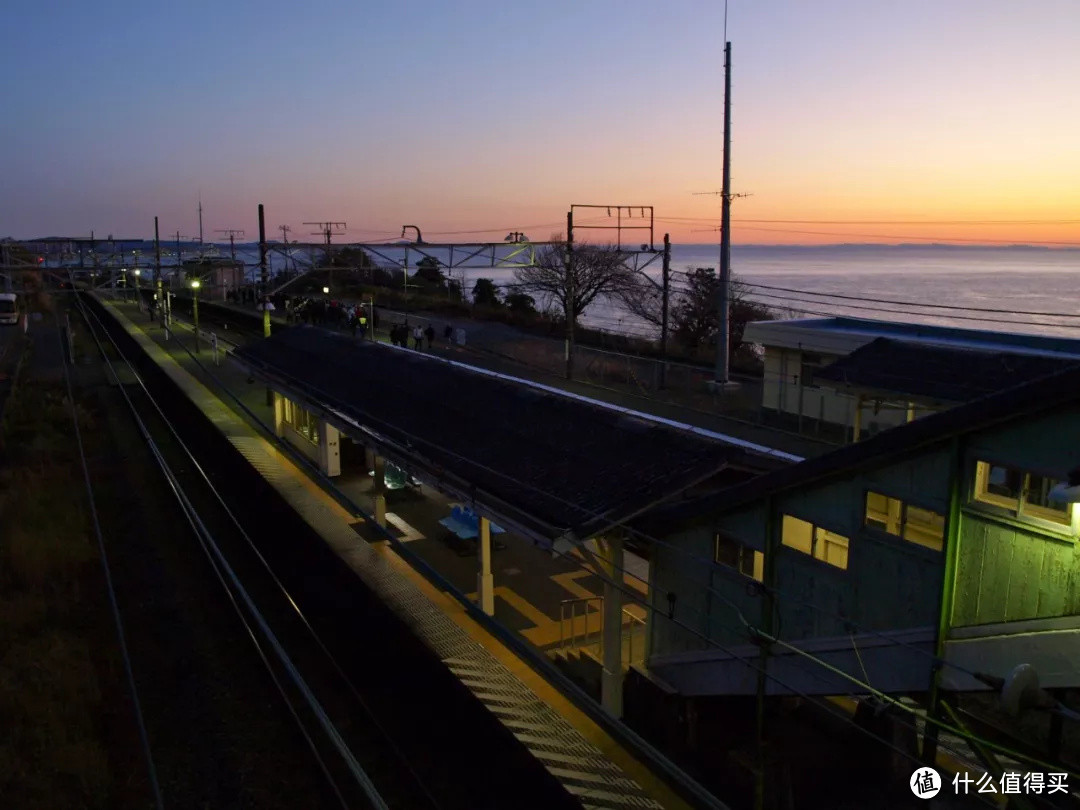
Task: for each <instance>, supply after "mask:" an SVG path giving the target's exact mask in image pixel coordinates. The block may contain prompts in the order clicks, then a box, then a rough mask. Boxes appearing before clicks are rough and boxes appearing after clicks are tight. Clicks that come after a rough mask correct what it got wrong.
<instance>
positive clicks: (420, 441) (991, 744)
mask: <svg viewBox="0 0 1080 810" xmlns="http://www.w3.org/2000/svg"><path fill="white" fill-rule="evenodd" d="M384 349H385V350H393V349H392V348H391V347H384ZM399 351H404V350H400V349H399ZM265 365H266V366H267V367H271V368H274V369H275V370H276V371H277V372H278V373H279V374H281V375H282V376H284V377H285V378H288V379H293V378H292V377H291V375H289V374H288V373H287V372H284V371H283V370H282V369H279V368H277V367H276V366H273V365H272V364H269V363H267V364H265ZM294 382H296V383H299V385H300V387H301V388H303V389H306V390H308V391H311V392H313V393H316V394H317V395H318V396H322V397H326V398H327V399H326V401H328V402H337V398H336V397H334V396H333V395H330V394H328V392H325V391H323V390H322V389H320V388H319V387H318V386H316V385H311V384H310V383H304V382H302V381H298V380H294ZM347 408H348V409H349V410H353V411H359V412H360V413H361V414H363V416H364V417H365V418H367V419H368V420H369V421H371V422H373V423H375V424H381V425H384V426H386V427H390V428H391V430H393V431H394V432H395V433H400V434H402V435H403V436H405V437H407V438H408V440H409V441H410V442H411V443H412V444H413V452H414V453H415V448H416V446H417V445H419V446H428V447H431V448H433V449H436V450H438V451H440V452H442V453H444V454H446V455H448V456H450V457H455V458H459V459H460V460H463V461H465V462H467V463H468V464H469V465H470V466H474V467H477V468H479V469H483V470H485V471H487V472H489V473H492V474H494V475H496V476H498V477H500V478H504V479H506V480H508V481H510V482H512V483H514V484H516V485H517V486H520V487H524V488H526V489H531V490H536V491H538V492H541V493H542V494H544V496H545V497H548V498H553V499H555V500H557V501H560V502H562V503H564V504H565V505H568V506H571V507H572V508H574V509H576V510H578V511H580V512H582V513H584V514H591V515H592V516H593V517H600V518H604V517H605V516H604V515H602V514H598V513H594V512H591V511H590V510H588V509H587V508H584V507H581V506H580V505H578V504H574V503H571V502H569V501H567V500H566V499H564V498H561V497H559V496H554V495H552V494H551V493H549V492H547V491H546V490H541V489H539V488H538V487H536V486H534V485H533V484H530V483H528V482H525V481H521V480H520V479H517V478H515V477H513V476H511V475H508V474H506V473H503V472H501V471H497V470H494V469H492V468H490V467H488V466H487V465H484V464H481V463H478V462H476V461H475V460H472V459H467V458H464V457H462V456H460V454H459V453H457V452H455V451H453V450H450V449H449V448H446V447H445V446H443V445H440V444H437V443H435V442H433V441H431V440H429V439H425V438H422V437H418V436H416V435H415V434H412V433H410V432H409V431H407V430H402V429H401V428H399V427H396V426H394V425H392V424H388V423H385V420H383V419H381V418H379V417H377V416H374V415H372V414H370V413H369V412H367V411H365V410H364V409H363V408H362V407H358V406H357V405H356V403H350V404H348V405H347ZM624 528H625V529H627V530H628V531H629V532H631V533H632V534H635V535H637V536H641V537H643V538H644V539H646V540H648V541H650V542H653V543H655V544H660V545H666V546H668V547H673V546H671V545H670V544H667V543H664V542H663V541H659V540H657V539H656V538H654V537H651V536H649V535H646V534H644V533H641V532H639V531H637V530H634V529H632V527H626V526H624ZM673 548H676V549H677V547H673ZM677 550H678V549H677ZM709 562H710V564H713V562H714V561H709ZM601 576H603V575H602V574H601ZM616 587H620V588H622V587H623V586H621V585H620V584H616ZM714 593H716V592H714ZM718 595H719V594H718ZM650 609H652V610H656V608H654V607H652V606H651V605H650ZM669 620H670V619H669ZM679 626H680V627H682V628H683V629H685V630H687V631H688V632H692V633H694V634H695V635H701V634H700V633H699V632H698V631H697V630H696V629H694V628H691V627H688V626H686V625H682V624H680V625H679ZM746 626H747V627H748V628H751V626H750V625H748V624H747V625H746ZM752 629H753V631H754V634H755V636H756V637H761V638H764V637H765V634H763V633H762V631H760V630H759V629H757V628H752ZM702 637H703V638H704V639H705V640H706V642H707V643H710V644H712V645H713V646H717V647H718V648H720V649H723V650H725V651H727V652H729V654H732V655H733V657H734V658H736V659H737V660H744V659H742V658H741V657H740V656H738V655H735V654H734V653H731V651H730V650H727V648H725V647H724V646H723V645H720V644H719V643H718V642H715V640H714V639H710V638H708V637H704V636H702ZM775 641H776V642H778V643H779V642H780V640H779V639H775ZM801 652H802V653H803V654H805V655H806V656H807V657H808V659H809V660H815V661H820V662H821V664H822V665H826V664H827V662H824V661H822V660H821V659H818V658H816V657H815V656H813V655H812V654H809V653H805V651H801ZM829 666H830V667H831V665H829ZM833 669H835V668H833ZM764 674H765V675H766V676H767V677H769V678H772V679H774V680H777V681H778V682H780V683H781V684H782V685H783V686H784V688H785V689H789V690H790V691H792V692H793V693H796V694H798V693H799V690H797V689H793V688H791V687H790V686H788V685H787V684H783V683H782V681H779V679H776V678H775V676H773V675H771V674H769V673H767V672H766V673H764ZM836 674H838V675H839V676H841V677H844V678H846V679H848V680H851V681H853V682H854V683H855V684H856V685H858V686H860V688H866V689H868V690H869V691H870V692H871V693H874V692H875V691H876V690H873V688H872V687H870V686H869V685H867V684H864V683H862V682H861V681H859V680H858V679H857V678H856V677H855V676H852V675H851V674H850V673H846V672H844V671H843V670H836ZM879 694H880V693H879ZM882 697H883V698H887V697H888V696H885V695H883V694H882ZM898 708H903V709H904V710H905V711H910V707H904V706H903V704H900V706H898ZM928 722H931V723H933V724H934V725H937V726H939V727H940V728H942V729H944V730H946V731H948V732H949V733H951V734H954V735H956V736H958V737H961V738H964V739H970V740H972V741H975V742H978V743H980V744H982V745H984V746H986V747H988V748H989V749H991V750H995V751H998V752H1000V753H1004V754H1006V755H1008V756H1010V757H1013V758H1015V759H1018V760H1021V761H1032V758H1031V757H1030V756H1027V755H1025V754H1022V753H1019V752H1016V751H1014V750H1012V749H1010V748H1008V747H1007V746H1003V745H1001V744H1000V743H997V742H995V741H992V740H988V739H985V738H982V737H979V736H978V735H974V734H972V733H971V732H967V731H966V730H964V729H960V728H956V727H953V726H951V725H949V724H948V723H945V722H943V721H940V720H938V719H937V718H929V719H928ZM1040 764H1044V763H1040Z"/></svg>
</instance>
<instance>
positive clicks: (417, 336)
mask: <svg viewBox="0 0 1080 810" xmlns="http://www.w3.org/2000/svg"><path fill="white" fill-rule="evenodd" d="M412 336H413V348H414V349H416V350H417V351H423V350H424V332H423V330H422V329H421V328H420V325H419V324H417V325H416V326H414V327H413V330H412Z"/></svg>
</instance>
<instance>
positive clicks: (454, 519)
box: [439, 504, 506, 540]
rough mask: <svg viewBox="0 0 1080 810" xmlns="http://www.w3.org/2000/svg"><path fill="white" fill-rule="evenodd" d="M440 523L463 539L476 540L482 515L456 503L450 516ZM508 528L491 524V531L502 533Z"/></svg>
mask: <svg viewBox="0 0 1080 810" xmlns="http://www.w3.org/2000/svg"><path fill="white" fill-rule="evenodd" d="M439 525H441V526H444V527H445V528H447V529H449V530H450V532H451V533H453V534H454V535H456V536H458V537H460V538H461V539H462V540H475V539H477V538H478V537H479V536H480V516H479V515H477V514H476V513H475V512H474V511H473V510H472V509H469V508H467V507H464V506H460V505H458V504H455V505H454V507H453V509H451V510H450V517H446V518H443V519H442V520H440V521H439ZM505 531H506V529H503V528H502V527H501V526H496V525H495V524H494V523H492V524H491V533H492V534H493V535H495V534H502V533H503V532H505Z"/></svg>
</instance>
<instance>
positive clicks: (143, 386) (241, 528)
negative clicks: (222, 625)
mask: <svg viewBox="0 0 1080 810" xmlns="http://www.w3.org/2000/svg"><path fill="white" fill-rule="evenodd" d="M87 312H88V310H86V311H84V312H83V317H84V318H86V317H87ZM94 319H95V320H96V321H98V323H99V324H100V319H99V318H97V316H96V315H94ZM178 322H179V323H181V324H183V321H178ZM185 325H186V324H185ZM102 328H104V327H102ZM192 328H193V327H192ZM219 341H221V342H224V343H226V344H229V343H230V341H228V340H224V339H222V338H219ZM179 345H180V346H181V347H182V348H183V349H184V351H185V352H186V353H187V354H188V356H189V357H190V358H191V359H192V360H193V361H194V362H195V363H196V364H198V365H200V366H201V365H202V363H201V361H200V360H199V358H198V357H197V356H196V355H195V354H193V353H192V351H191V349H189V348H188V347H187V346H186V345H185V344H184V343H183V341H180V342H179ZM233 345H234V346H235V344H233ZM113 346H114V348H115V349H116V352H117V354H118V355H119V356H120V358H121V359H122V360H123V361H124V362H125V363H126V364H127V366H128V367H129V369H130V370H131V372H132V375H133V377H134V379H135V382H136V383H137V384H138V386H139V387H140V389H141V390H142V391H143V393H144V394H145V395H146V397H147V399H148V401H149V402H150V404H151V405H152V406H153V408H154V409H155V411H156V412H157V413H158V415H159V416H160V417H161V419H162V421H163V423H164V424H165V426H166V427H167V428H168V429H169V432H170V433H171V434H172V436H173V438H174V439H175V440H176V442H177V444H178V446H179V447H180V449H181V450H182V451H183V452H184V454H185V455H186V456H187V458H188V460H189V461H190V462H191V464H192V468H193V469H194V470H195V471H196V472H197V473H198V474H199V476H200V477H201V478H202V479H203V481H205V482H206V484H207V485H208V487H209V489H210V492H211V493H212V494H213V496H214V498H215V499H216V500H217V502H218V504H219V505H220V506H221V508H222V509H223V510H224V512H225V514H226V515H227V516H228V518H229V520H230V521H231V522H232V524H233V525H234V526H235V528H236V529H237V531H238V532H239V534H240V536H241V537H242V538H243V539H244V541H245V543H246V544H247V546H248V547H249V548H250V549H251V551H252V552H253V553H254V554H255V557H256V559H258V561H259V563H260V564H261V565H262V567H263V568H264V570H265V571H266V572H267V574H268V575H269V576H270V578H271V580H272V581H273V583H274V585H275V587H276V588H277V590H278V591H279V592H280V593H281V595H282V596H283V597H284V599H285V602H286V603H287V604H288V605H289V607H290V608H291V609H292V611H293V612H294V613H295V614H296V615H297V617H298V618H299V619H300V622H301V624H302V625H303V626H304V628H305V629H306V630H307V632H308V634H309V635H310V636H311V638H312V640H313V641H314V642H315V644H316V645H317V646H318V647H319V649H320V650H321V651H322V652H323V654H324V655H325V656H326V658H327V660H328V661H329V663H330V665H331V666H332V668H333V669H334V670H335V672H337V674H338V675H339V676H340V677H341V679H342V681H343V682H344V683H345V684H346V685H347V686H348V688H349V690H350V692H351V693H352V694H353V696H354V697H355V698H356V700H357V702H358V703H359V704H360V706H361V707H362V708H363V709H364V711H366V712H367V713H368V719H369V720H370V721H371V722H372V724H373V725H374V726H375V727H376V729H378V731H379V732H380V733H381V734H382V735H383V737H384V739H386V740H387V742H389V744H390V747H391V748H392V749H393V750H394V752H395V754H396V755H397V756H398V758H399V760H400V761H401V762H402V764H403V765H404V767H405V768H406V769H407V770H408V771H409V772H410V774H411V775H412V776H413V778H414V779H415V780H416V784H417V785H418V786H419V787H420V789H421V790H422V791H423V792H424V793H425V794H426V795H427V796H428V798H429V799H430V800H431V802H432V805H433V806H437V805H438V801H437V800H436V799H435V796H434V794H432V792H431V790H430V789H429V788H428V786H427V784H426V782H425V781H424V780H423V779H422V778H421V776H420V774H419V772H417V771H416V769H415V767H414V765H413V763H412V761H411V760H410V759H409V757H407V756H406V755H405V753H404V752H403V751H402V750H401V748H400V746H399V745H398V744H397V742H396V741H395V740H394V737H393V736H392V735H391V734H390V733H389V732H388V731H387V729H386V728H385V726H384V725H383V724H382V723H381V722H380V721H379V720H378V718H377V717H376V716H375V714H374V712H373V711H372V710H371V707H370V706H369V705H368V701H367V700H366V699H365V698H364V697H363V696H362V695H361V694H360V692H359V690H358V689H357V688H356V686H355V684H354V683H353V682H352V679H350V678H349V677H348V675H347V674H346V673H345V671H344V669H343V668H342V667H341V665H340V664H339V663H338V661H337V659H336V658H335V657H334V656H333V654H332V653H331V652H330V650H329V648H328V647H327V646H326V644H325V642H324V641H323V640H322V638H321V637H320V636H319V634H318V633H317V632H316V630H315V628H314V627H313V626H312V625H311V623H310V621H309V620H308V618H307V616H305V615H304V612H303V611H302V610H301V609H300V606H299V605H298V604H297V603H296V600H295V599H293V597H292V595H291V594H290V593H289V591H288V589H287V588H286V587H285V584H284V583H283V582H282V581H281V580H280V578H279V577H278V576H277V574H276V573H275V572H274V570H273V568H272V566H271V565H270V562H269V561H268V560H267V559H266V557H265V556H264V555H263V553H262V551H261V550H260V549H259V547H258V545H257V544H256V543H255V541H254V540H253V539H252V537H251V536H250V535H249V534H248V532H247V530H246V529H245V528H244V526H243V524H242V523H241V521H240V519H239V518H238V517H237V516H236V514H235V513H234V512H233V510H232V509H231V508H230V507H229V505H228V503H227V502H226V501H225V499H224V498H223V496H222V495H221V493H220V492H219V491H218V488H217V487H216V486H215V485H214V483H213V481H212V480H211V479H210V476H209V474H208V473H207V472H206V470H205V468H204V467H203V466H202V465H201V464H200V463H199V461H198V459H197V458H196V457H195V455H194V453H193V452H192V450H191V449H190V448H189V447H188V446H187V444H186V443H185V442H184V440H183V439H182V438H181V436H180V434H179V433H178V432H177V430H176V427H175V425H173V423H172V422H171V421H170V420H169V419H168V417H166V415H165V413H164V411H163V410H162V408H161V406H160V405H159V403H158V402H157V400H156V399H155V398H154V397H153V396H152V395H151V394H150V391H149V389H148V388H147V385H146V382H145V380H143V378H142V375H141V374H139V372H138V371H136V370H135V368H134V366H133V365H132V363H131V361H130V360H128V358H127V357H126V355H125V354H124V352H123V350H122V349H120V347H119V346H117V345H116V343H115V341H113ZM103 356H104V353H103ZM106 362H109V361H108V358H106ZM110 365H111V363H110ZM125 396H126V393H125ZM256 643H257V642H256ZM286 700H288V699H287V698H286Z"/></svg>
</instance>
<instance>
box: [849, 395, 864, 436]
mask: <svg viewBox="0 0 1080 810" xmlns="http://www.w3.org/2000/svg"><path fill="white" fill-rule="evenodd" d="M862 407H863V395H862V394H859V395H858V396H857V397H855V420H854V425H853V427H852V429H851V441H852V443H854V442H857V441H859V439H861V438H862Z"/></svg>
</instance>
